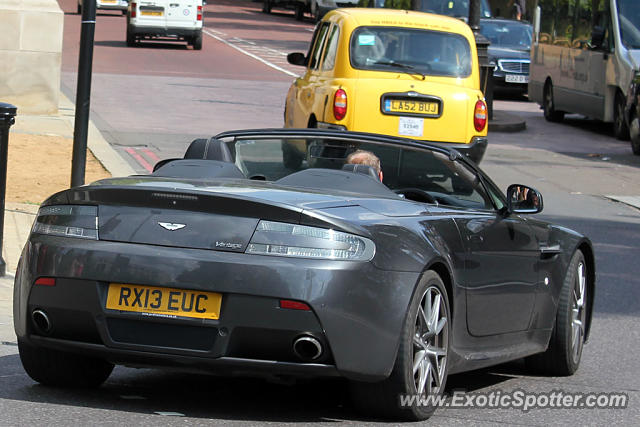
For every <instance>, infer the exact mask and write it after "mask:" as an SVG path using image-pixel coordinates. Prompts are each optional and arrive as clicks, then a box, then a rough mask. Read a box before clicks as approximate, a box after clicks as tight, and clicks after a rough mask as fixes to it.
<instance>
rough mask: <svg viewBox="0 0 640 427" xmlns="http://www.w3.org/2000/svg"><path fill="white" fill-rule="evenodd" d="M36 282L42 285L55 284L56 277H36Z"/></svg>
mask: <svg viewBox="0 0 640 427" xmlns="http://www.w3.org/2000/svg"><path fill="white" fill-rule="evenodd" d="M35 284H36V285H40V286H55V285H56V279H55V277H39V278H37V279H36V282H35Z"/></svg>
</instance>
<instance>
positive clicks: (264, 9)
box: [262, 0, 271, 13]
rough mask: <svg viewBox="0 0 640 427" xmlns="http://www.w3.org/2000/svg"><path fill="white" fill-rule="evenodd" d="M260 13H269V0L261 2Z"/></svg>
mask: <svg viewBox="0 0 640 427" xmlns="http://www.w3.org/2000/svg"><path fill="white" fill-rule="evenodd" d="M262 12H264V13H271V0H264V1H263V2H262Z"/></svg>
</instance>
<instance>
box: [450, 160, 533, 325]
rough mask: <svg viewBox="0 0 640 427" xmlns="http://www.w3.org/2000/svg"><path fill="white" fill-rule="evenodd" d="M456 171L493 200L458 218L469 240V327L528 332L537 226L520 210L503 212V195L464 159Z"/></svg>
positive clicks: (461, 187) (466, 279)
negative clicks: (497, 192)
mask: <svg viewBox="0 0 640 427" xmlns="http://www.w3.org/2000/svg"><path fill="white" fill-rule="evenodd" d="M455 165H456V167H457V169H458V170H457V172H456V175H457V176H458V177H460V178H461V182H462V184H460V183H459V184H458V188H459V192H462V193H465V192H466V193H469V190H465V185H466V184H464V182H472V183H473V186H474V191H476V192H478V193H481V192H485V195H483V197H486V198H487V199H489V200H491V203H487V204H486V205H485V208H484V209H474V210H467V211H466V212H465V213H464V214H460V215H459V216H458V217H457V218H456V219H455V221H456V223H457V224H458V227H459V230H460V234H461V236H462V240H463V244H464V245H465V250H466V255H465V268H464V272H463V274H462V280H461V282H462V285H463V286H464V287H465V289H466V299H467V328H468V330H469V333H470V334H471V335H474V336H488V335H496V334H504V333H509V332H517V331H524V330H527V329H528V328H529V324H530V322H531V313H532V312H533V308H534V306H535V300H536V285H537V283H538V262H539V257H540V252H539V247H538V242H537V239H536V237H535V233H534V230H533V229H532V228H531V227H530V226H529V225H528V224H527V222H526V221H525V220H524V219H523V218H521V217H520V216H519V215H513V214H511V215H507V214H505V213H504V212H505V210H504V209H503V207H504V199H503V198H502V197H500V196H498V195H497V194H495V191H496V190H495V189H492V188H491V187H490V186H489V187H488V186H487V185H486V181H485V180H484V179H480V176H479V175H477V174H476V172H475V171H473V170H472V169H471V168H469V167H468V166H467V165H465V164H464V163H462V162H460V161H457V162H455Z"/></svg>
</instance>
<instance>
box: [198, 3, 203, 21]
mask: <svg viewBox="0 0 640 427" xmlns="http://www.w3.org/2000/svg"><path fill="white" fill-rule="evenodd" d="M198 21H202V6H198Z"/></svg>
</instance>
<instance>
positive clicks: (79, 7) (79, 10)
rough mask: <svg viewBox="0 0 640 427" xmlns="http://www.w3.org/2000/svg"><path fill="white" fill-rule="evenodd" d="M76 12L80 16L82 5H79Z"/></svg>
mask: <svg viewBox="0 0 640 427" xmlns="http://www.w3.org/2000/svg"><path fill="white" fill-rule="evenodd" d="M76 12H78V15H82V5H81V4H79V5H78V8H77V9H76Z"/></svg>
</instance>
